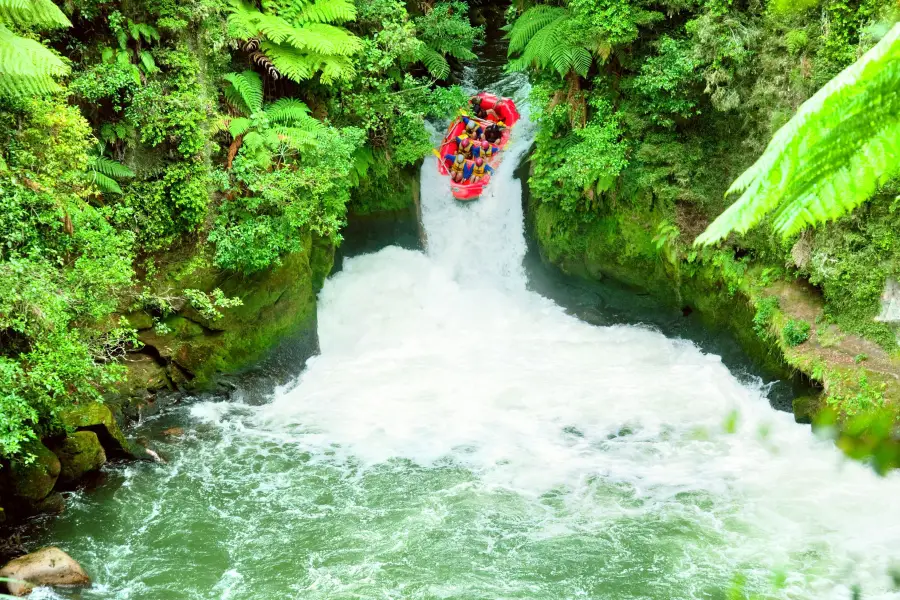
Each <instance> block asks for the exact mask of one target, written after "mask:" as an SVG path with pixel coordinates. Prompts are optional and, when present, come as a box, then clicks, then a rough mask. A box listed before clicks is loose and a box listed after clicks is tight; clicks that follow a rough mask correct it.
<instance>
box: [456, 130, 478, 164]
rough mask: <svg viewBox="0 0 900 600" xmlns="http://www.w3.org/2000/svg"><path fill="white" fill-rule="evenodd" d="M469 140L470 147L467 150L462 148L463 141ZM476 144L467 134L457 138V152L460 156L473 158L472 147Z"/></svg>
mask: <svg viewBox="0 0 900 600" xmlns="http://www.w3.org/2000/svg"><path fill="white" fill-rule="evenodd" d="M463 140H469V146H468V147H467V148H463V147H462V141H463ZM474 144H475V142H474V141H473V140H472V139H471V138H470V137H469V136H468V135H466V134H465V133H463V134H460V135H458V136H456V151H457V153H460V154H465V155H466V158H471V157H472V146H473V145H474Z"/></svg>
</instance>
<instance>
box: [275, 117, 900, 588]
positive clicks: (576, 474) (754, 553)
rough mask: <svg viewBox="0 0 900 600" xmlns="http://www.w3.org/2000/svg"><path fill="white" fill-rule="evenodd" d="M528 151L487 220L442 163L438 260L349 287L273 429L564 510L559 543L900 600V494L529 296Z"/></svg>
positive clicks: (715, 381) (351, 269) (398, 263)
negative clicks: (563, 536) (451, 470)
mask: <svg viewBox="0 0 900 600" xmlns="http://www.w3.org/2000/svg"><path fill="white" fill-rule="evenodd" d="M515 136H516V137H515V138H514V141H513V142H512V145H511V147H510V148H509V149H508V150H507V153H508V155H507V157H506V159H505V160H504V162H503V164H502V166H501V167H500V169H499V172H498V173H497V175H496V176H495V177H494V178H493V181H492V183H491V185H490V187H489V188H488V191H487V194H486V195H485V196H484V197H483V198H481V199H480V200H479V201H477V202H474V203H469V204H461V203H457V202H455V201H454V200H453V199H452V198H451V196H450V194H449V191H448V190H447V184H446V179H444V178H441V177H438V176H437V174H436V169H435V165H434V164H433V163H432V162H427V163H426V164H425V166H424V167H423V171H422V203H423V206H422V209H423V222H424V226H425V228H426V231H427V236H428V251H427V253H426V254H421V253H417V252H413V251H408V250H402V249H399V248H387V249H384V250H382V251H381V252H378V253H375V254H371V255H366V256H360V257H358V258H355V259H353V260H351V261H348V263H347V264H346V266H345V268H344V270H343V271H342V272H341V273H339V274H337V275H336V276H334V277H333V278H331V279H330V280H329V282H328V283H327V284H326V287H325V289H324V290H323V292H322V294H321V296H320V301H319V315H320V316H319V336H320V341H321V348H322V352H321V355H320V356H318V357H316V358H314V359H313V360H311V361H310V362H309V365H308V368H307V370H306V372H305V373H304V374H303V375H302V376H301V377H300V379H299V381H298V382H297V383H296V384H295V385H293V386H291V387H289V388H286V389H284V390H281V391H280V392H279V393H278V395H277V397H276V398H275V400H274V401H273V402H272V404H270V405H268V406H266V407H264V408H262V409H261V411H260V415H259V418H260V419H261V425H262V426H263V428H264V429H266V430H267V431H269V432H271V433H273V434H275V435H283V436H284V440H291V441H292V443H297V444H299V445H300V446H301V447H303V448H304V449H305V450H307V451H309V452H312V453H313V454H314V455H319V456H323V455H326V454H327V455H328V456H331V457H332V458H331V459H330V460H336V461H341V460H353V461H356V462H358V463H360V464H362V465H368V466H374V465H379V464H384V463H386V462H387V461H390V460H392V459H407V460H409V461H412V462H413V463H415V464H418V465H421V466H440V465H446V464H454V465H460V466H463V467H465V468H466V469H469V470H471V471H472V472H473V473H474V474H475V475H476V476H477V478H478V482H479V484H478V485H480V486H484V488H485V489H505V490H509V491H511V492H514V493H515V494H518V495H520V496H521V497H522V498H523V499H529V498H530V499H531V500H530V501H533V502H540V501H541V498H543V497H545V495H546V494H548V493H559V494H561V495H562V496H561V497H562V498H564V500H563V501H564V503H565V504H566V505H567V510H568V511H569V512H568V513H567V514H569V515H570V519H569V520H568V521H566V520H563V521H561V522H560V521H554V524H553V526H552V527H550V526H549V525H548V530H547V531H545V532H543V533H538V534H539V535H547V536H553V535H554V531H563V530H565V531H569V532H571V531H573V530H578V529H579V528H580V527H583V526H585V523H590V524H591V526H590V528H591V529H599V530H601V531H602V529H603V524H604V523H612V522H613V521H615V520H616V519H617V518H619V517H621V516H622V515H632V516H642V517H645V518H647V519H648V522H652V521H654V520H656V519H660V520H666V519H671V518H674V517H673V515H677V517H678V518H682V519H687V520H688V522H690V523H691V527H695V528H696V529H697V530H698V531H714V532H716V534H717V535H718V536H720V538H721V540H723V541H722V543H720V544H718V545H717V546H716V547H715V548H714V549H710V551H711V552H715V553H716V554H717V555H718V556H717V557H715V558H713V559H712V560H714V561H721V562H722V563H723V564H725V565H726V566H727V567H729V568H732V569H734V570H738V569H739V568H740V569H750V570H754V569H761V570H779V571H783V572H784V573H785V574H786V576H787V583H786V588H784V590H783V591H782V592H780V593H781V594H783V595H784V596H785V597H803V598H831V597H834V598H842V597H847V594H848V593H849V592H848V588H847V585H849V584H852V583H854V582H860V583H861V584H862V586H863V591H864V593H865V597H867V598H900V594H897V593H896V592H892V591H891V588H890V585H889V578H888V572H889V570H890V568H891V566H892V564H894V563H893V562H892V561H894V560H896V559H897V558H898V555H900V505H898V499H900V475H898V474H896V473H894V474H892V475H890V476H889V477H887V478H879V477H877V476H876V475H875V474H873V473H872V472H871V471H870V470H869V469H867V468H866V467H864V466H862V465H860V464H856V463H852V462H848V461H847V460H845V459H844V458H843V457H842V456H841V455H840V453H839V452H838V451H837V450H836V449H835V448H834V447H833V446H832V445H831V444H830V443H829V442H826V441H821V440H817V439H816V438H815V437H814V436H813V434H812V433H811V431H810V428H809V427H808V426H802V425H798V424H796V423H794V421H793V418H792V417H791V415H789V414H785V413H779V412H776V411H774V410H773V409H771V408H770V406H769V404H768V402H767V400H766V398H765V397H764V394H763V392H762V390H761V389H759V388H754V387H748V386H745V385H742V384H740V383H739V382H738V381H737V380H736V379H735V378H734V377H733V376H732V375H731V374H730V373H729V371H728V370H727V369H726V368H725V367H724V366H723V365H722V364H721V362H720V361H719V359H718V357H716V356H711V355H706V354H703V353H702V352H700V351H699V350H698V349H697V348H696V347H695V346H694V345H692V344H690V343H688V342H684V341H678V340H670V339H667V338H665V337H664V336H662V335H660V334H658V333H656V332H653V331H649V330H646V329H643V328H640V327H630V326H616V327H593V326H589V325H586V324H584V323H582V322H579V321H577V320H576V319H574V318H572V317H570V316H567V315H566V314H564V312H563V311H562V310H561V309H560V308H559V307H558V306H556V305H555V304H553V303H552V302H550V301H548V300H546V299H544V298H542V297H540V296H538V295H536V294H534V293H531V292H529V291H527V290H526V289H525V276H524V273H523V270H522V258H523V256H524V252H525V240H524V234H523V223H522V220H523V219H522V209H521V201H520V198H521V188H520V183H519V182H518V181H517V180H515V179H514V178H513V169H514V168H515V166H516V163H517V162H518V159H519V158H520V157H521V156H522V154H523V153H524V152H525V151H526V150H527V148H528V147H529V145H530V143H531V141H532V129H531V125H530V124H529V123H528V121H527V118H525V119H523V122H522V123H520V125H519V126H517V128H516V131H515ZM735 418H736V425H735V426H734V427H731V426H728V427H726V425H725V424H726V423H727V422H732V421H734V419H735ZM623 490H625V491H624V492H623ZM622 494H624V496H623V495H622ZM686 498H687V499H693V500H690V501H686V500H685V499H686ZM698 498H700V499H702V500H697V499H698ZM648 527H652V526H650V525H648ZM650 535H654V534H653V532H652V529H651V530H650ZM685 569H686V573H689V571H690V568H689V566H685ZM724 572H727V568H726V569H725V571H724ZM686 576H688V575H686Z"/></svg>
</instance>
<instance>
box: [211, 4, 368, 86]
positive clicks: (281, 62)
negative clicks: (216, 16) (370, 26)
mask: <svg viewBox="0 0 900 600" xmlns="http://www.w3.org/2000/svg"><path fill="white" fill-rule="evenodd" d="M294 4H295V3H291V6H290V7H284V8H282V7H280V5H279V3H276V2H267V3H265V4H264V7H265V8H266V10H269V11H275V12H260V11H259V10H257V9H256V8H255V7H253V6H250V5H248V4H246V3H245V2H243V1H242V0H231V2H230V5H229V11H230V14H229V16H228V33H229V35H230V36H232V37H234V38H238V39H242V40H258V42H259V44H258V50H257V51H256V52H255V53H254V55H253V59H254V60H255V61H256V62H257V63H258V64H261V65H263V66H265V67H267V68H269V69H270V70H271V69H274V72H273V73H272V74H273V75H275V76H278V75H283V76H285V77H287V78H288V79H291V80H293V81H298V82H300V81H305V80H307V79H311V78H313V77H314V76H315V75H316V74H317V73H321V74H322V81H323V82H324V83H330V82H332V81H335V80H339V79H346V78H348V77H350V76H352V74H353V66H352V63H351V62H350V60H349V57H350V56H352V55H354V54H355V53H357V52H358V51H359V50H360V49H361V48H362V43H361V42H360V40H359V38H358V37H356V36H355V35H353V34H352V33H350V32H349V31H347V30H346V29H344V28H342V27H337V26H335V25H332V24H329V21H330V22H331V23H334V22H342V21H345V20H348V17H352V16H355V14H356V11H355V7H353V6H352V4H350V3H348V2H346V1H343V0H327V1H324V2H316V3H305V2H297V3H296V4H299V6H294ZM279 11H280V12H282V13H283V14H284V15H286V16H282V15H280V14H276V13H277V12H279Z"/></svg>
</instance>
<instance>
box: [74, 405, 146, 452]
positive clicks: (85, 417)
mask: <svg viewBox="0 0 900 600" xmlns="http://www.w3.org/2000/svg"><path fill="white" fill-rule="evenodd" d="M58 418H59V421H60V423H61V424H62V425H63V426H65V427H66V429H68V430H70V431H72V430H75V431H79V430H84V429H89V430H90V431H93V432H94V433H96V434H97V437H98V439H99V440H100V443H101V444H102V445H103V448H104V449H105V450H106V452H107V453H108V454H109V455H111V456H131V455H132V453H131V445H130V444H129V443H128V440H126V439H125V435H124V434H123V433H122V430H121V429H120V428H119V424H118V422H117V421H116V418H115V416H114V415H113V412H112V409H111V408H110V407H109V406H107V405H106V404H101V403H100V402H92V403H89V404H78V405H75V406H72V407H71V408H67V409H65V410H63V411H61V412H60V413H59V415H58Z"/></svg>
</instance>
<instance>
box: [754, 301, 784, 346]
mask: <svg viewBox="0 0 900 600" xmlns="http://www.w3.org/2000/svg"><path fill="white" fill-rule="evenodd" d="M777 312H778V298H777V297H775V296H767V297H765V298H763V299H761V300H760V301H759V302H757V303H756V314H754V315H753V330H754V331H755V332H756V335H758V336H759V337H760V339H767V338H768V337H769V335H770V333H769V328H770V327H771V325H772V319H773V318H775V315H776V314H777Z"/></svg>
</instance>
